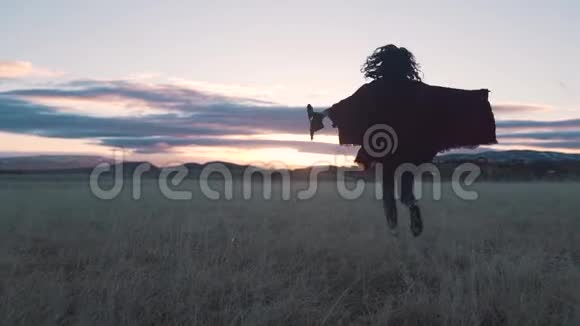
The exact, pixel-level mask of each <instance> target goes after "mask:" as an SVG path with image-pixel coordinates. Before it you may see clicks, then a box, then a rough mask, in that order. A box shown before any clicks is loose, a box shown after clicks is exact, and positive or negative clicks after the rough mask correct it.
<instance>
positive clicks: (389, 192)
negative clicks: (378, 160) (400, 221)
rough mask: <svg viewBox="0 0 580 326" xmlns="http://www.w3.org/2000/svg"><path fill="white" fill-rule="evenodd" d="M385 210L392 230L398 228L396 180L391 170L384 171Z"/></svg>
mask: <svg viewBox="0 0 580 326" xmlns="http://www.w3.org/2000/svg"><path fill="white" fill-rule="evenodd" d="M383 208H384V210H385V217H386V218H387V224H388V225H389V227H390V228H395V227H397V202H396V200H395V178H394V175H393V172H392V171H390V170H386V169H385V170H383Z"/></svg>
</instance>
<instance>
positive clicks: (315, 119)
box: [306, 104, 328, 140]
mask: <svg viewBox="0 0 580 326" xmlns="http://www.w3.org/2000/svg"><path fill="white" fill-rule="evenodd" d="M306 112H307V113H308V121H310V140H312V139H314V133H315V132H317V131H318V130H321V129H323V128H324V124H323V123H322V120H323V119H324V118H325V117H327V116H328V109H326V110H324V111H322V112H314V109H313V108H312V105H310V104H308V106H307V107H306Z"/></svg>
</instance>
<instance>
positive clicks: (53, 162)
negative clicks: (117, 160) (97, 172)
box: [0, 155, 112, 171]
mask: <svg viewBox="0 0 580 326" xmlns="http://www.w3.org/2000/svg"><path fill="white" fill-rule="evenodd" d="M111 161H112V160H110V159H106V158H104V157H100V156H82V155H78V156H74V155H38V156H17V157H4V158H2V157H0V170H4V171H7V170H12V171H16V170H17V171H34V170H36V171H38V170H66V169H80V168H93V167H95V166H97V164H99V163H102V162H111Z"/></svg>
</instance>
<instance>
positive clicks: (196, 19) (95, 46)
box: [0, 0, 580, 166]
mask: <svg viewBox="0 0 580 326" xmlns="http://www.w3.org/2000/svg"><path fill="white" fill-rule="evenodd" d="M0 12H1V14H0V15H1V19H0V39H1V40H2V45H1V47H0V156H14V155H36V154H75V155H78V154H90V155H103V156H110V155H111V153H112V150H113V149H114V148H123V149H124V150H125V152H126V155H127V156H128V157H129V158H130V159H139V160H141V159H143V160H150V161H152V162H154V163H157V164H171V163H176V162H184V161H192V162H207V161H213V160H222V161H230V162H237V163H253V162H259V161H261V162H268V161H272V160H276V161H281V162H284V163H285V164H288V165H291V166H302V165H311V164H319V163H321V162H329V163H332V164H349V163H350V161H349V160H352V157H349V156H348V154H351V153H353V152H354V151H353V149H352V148H350V149H349V148H345V147H340V146H338V145H337V143H338V139H337V137H336V130H333V129H331V128H328V131H327V132H326V134H321V135H320V136H318V137H315V141H314V142H311V141H310V137H309V135H308V122H307V120H306V114H305V106H306V104H308V103H312V104H313V105H314V106H315V108H317V109H324V108H326V107H328V106H330V105H332V104H333V103H336V102H338V101H339V100H341V99H343V98H345V97H347V96H349V95H351V94H352V93H353V92H354V91H355V90H356V89H357V88H358V87H360V85H361V84H363V83H364V82H365V80H364V79H363V76H362V74H361V73H360V71H359V70H360V66H361V64H362V63H363V62H364V60H365V58H366V56H367V55H369V54H370V53H371V52H372V51H373V50H374V49H375V48H376V47H378V46H382V45H385V44H388V43H394V44H396V45H399V46H405V47H407V48H408V49H410V50H411V51H413V52H414V54H415V56H416V57H417V60H418V61H419V62H420V64H421V66H422V70H423V73H424V81H425V82H426V83H429V84H435V85H444V86H449V87H457V88H465V89H479V88H488V89H490V90H491V95H490V101H491V102H492V105H493V107H494V113H495V115H496V120H497V126H498V130H497V133H498V138H499V141H500V145H497V146H494V147H493V148H495V149H514V148H530V149H542V150H544V149H545V150H556V151H566V152H580V95H579V94H578V90H580V63H579V62H578V60H580V2H578V1H577V0H568V1H529V0H528V1H509V3H508V2H507V1H489V0H488V1H469V2H466V1H437V2H433V1H423V2H417V1H385V0H382V1H359V2H356V1H336V0H335V1H312V0H310V1H286V2H277V1H256V0H247V1H235V2H234V1H231V2H226V1H187V2H186V1H109V0H101V1H91V2H87V1H57V0H55V1H18V2H17V1H10V2H8V1H2V0H0ZM327 125H329V123H327ZM345 154H346V155H347V156H345Z"/></svg>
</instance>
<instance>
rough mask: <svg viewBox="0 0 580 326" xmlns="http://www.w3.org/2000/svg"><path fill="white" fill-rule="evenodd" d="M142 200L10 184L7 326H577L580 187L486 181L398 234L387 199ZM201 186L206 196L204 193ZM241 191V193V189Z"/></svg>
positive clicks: (1, 289) (5, 230)
mask: <svg viewBox="0 0 580 326" xmlns="http://www.w3.org/2000/svg"><path fill="white" fill-rule="evenodd" d="M332 187H333V185H332V184H324V185H323V188H324V189H323V191H321V192H320V193H319V195H318V196H317V197H316V198H315V199H312V200H308V201H281V200H277V199H273V200H270V201H264V200H260V199H255V200H252V201H243V200H241V199H237V200H233V201H210V200H204V199H202V196H201V194H199V193H196V194H195V195H194V198H195V199H194V200H193V201H186V202H172V201H167V200H165V199H163V197H161V196H160V195H159V194H157V193H156V192H155V191H153V189H154V187H153V184H150V185H149V188H148V189H147V190H146V192H145V194H144V198H143V199H142V200H141V201H139V202H134V201H131V200H129V196H128V194H125V195H124V196H123V198H119V199H117V200H114V201H112V202H103V201H98V200H96V199H94V198H92V197H91V196H90V195H89V192H88V188H87V186H86V184H84V183H82V182H74V181H70V182H60V183H55V182H39V181H35V180H30V179H22V180H18V181H17V180H5V179H0V198H1V200H2V206H1V207H0V216H1V218H0V243H1V245H0V320H2V322H1V323H2V324H3V325H55V324H58V325H161V324H166V325H212V324H213V325H321V324H325V325H346V324H350V325H367V324H380V325H385V324H388V325H578V324H580V236H579V235H578V231H579V230H580V228H579V226H580V219H579V217H580V216H579V214H578V211H579V210H580V202H579V200H578V193H580V185H579V184H480V185H478V186H477V188H478V189H479V191H480V197H481V198H480V199H479V200H478V201H474V202H465V201H461V200H458V199H456V198H454V197H453V196H452V195H451V193H450V191H449V190H450V189H448V188H449V187H448V186H447V187H446V188H445V189H444V190H445V191H444V200H443V201H440V202H436V201H431V200H425V199H424V200H423V201H422V206H423V210H424V215H425V223H426V231H425V233H424V234H423V235H422V236H421V237H420V238H418V239H413V238H411V237H410V236H409V235H408V230H407V224H408V222H407V221H408V218H407V212H406V211H405V210H404V209H403V208H402V207H401V208H400V212H401V214H400V215H401V227H402V235H401V236H400V237H399V239H394V238H392V237H389V236H388V235H387V232H386V225H385V224H386V223H385V221H384V219H383V217H382V211H381V205H380V204H379V203H377V202H376V201H375V200H374V199H372V197H371V196H370V195H369V196H366V197H365V198H362V199H360V200H357V201H351V202H349V201H345V200H342V199H340V198H339V197H338V196H337V195H336V193H335V192H334V191H332ZM189 188H190V189H192V188H195V187H194V186H193V185H192V184H190V187H189ZM237 198H240V196H238V197H237Z"/></svg>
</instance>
